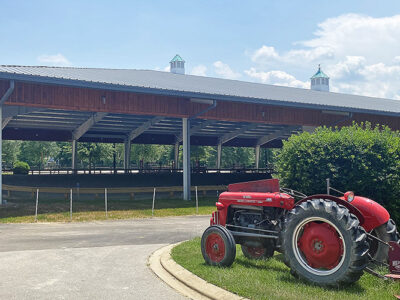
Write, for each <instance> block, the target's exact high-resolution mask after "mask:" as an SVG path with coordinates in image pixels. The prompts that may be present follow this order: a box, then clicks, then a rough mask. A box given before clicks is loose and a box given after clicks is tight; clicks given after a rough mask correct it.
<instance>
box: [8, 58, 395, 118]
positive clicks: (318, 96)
mask: <svg viewBox="0 0 400 300" xmlns="http://www.w3.org/2000/svg"><path fill="white" fill-rule="evenodd" d="M0 79H15V80H22V81H28V82H38V83H47V84H59V85H67V86H79V87H89V88H101V89H110V90H119V91H132V92H141V93H151V94H162V95H170V96H180V97H193V98H203V99H215V100H221V101H238V102H251V103H261V104H270V105H281V106H291V107H304V108H312V109H322V110H336V111H350V112H364V113H368V112H369V113H374V114H380V115H395V116H399V115H400V101H398V100H391V99H382V98H374V97H365V96H357V95H348V94H340V93H332V92H328V93H327V92H320V91H313V90H308V89H300V88H292V87H283V86H275V85H267V84H260V83H252V82H245V81H238V80H228V79H220V78H211V77H203V76H193V75H181V74H173V73H169V72H161V71H150V70H129V69H95V68H70V67H41V66H36V67H29V66H0Z"/></svg>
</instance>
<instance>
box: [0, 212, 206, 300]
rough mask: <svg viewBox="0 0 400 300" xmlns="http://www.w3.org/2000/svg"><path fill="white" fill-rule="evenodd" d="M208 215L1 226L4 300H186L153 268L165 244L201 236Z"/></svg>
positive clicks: (0, 296)
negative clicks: (153, 258)
mask: <svg viewBox="0 0 400 300" xmlns="http://www.w3.org/2000/svg"><path fill="white" fill-rule="evenodd" d="M208 223H209V217H208V216H207V217H204V216H201V217H200V216H190V217H174V218H154V219H139V220H124V221H105V222H91V223H66V224H62V223H49V224H1V225H0V299H183V296H181V295H179V294H177V293H176V292H175V291H173V290H172V289H170V288H169V287H168V286H166V285H165V284H164V283H163V282H161V281H160V280H159V279H158V278H157V277H156V276H155V275H154V274H153V273H152V272H151V271H150V270H149V269H148V268H147V265H146V263H147V257H148V256H149V255H150V254H151V253H152V252H153V251H155V250H156V249H158V248H160V247H162V246H163V245H166V244H170V243H175V242H178V241H182V240H186V239H190V238H192V237H195V236H199V235H201V234H202V232H203V231H204V229H205V228H206V227H207V225H208Z"/></svg>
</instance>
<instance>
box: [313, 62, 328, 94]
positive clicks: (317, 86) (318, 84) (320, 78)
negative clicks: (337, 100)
mask: <svg viewBox="0 0 400 300" xmlns="http://www.w3.org/2000/svg"><path fill="white" fill-rule="evenodd" d="M310 79H311V89H312V90H314V91H322V92H329V77H328V76H327V75H326V74H325V73H324V72H322V70H321V65H318V71H317V73H315V75H314V76H313V77H311V78H310Z"/></svg>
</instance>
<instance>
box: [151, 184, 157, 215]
mask: <svg viewBox="0 0 400 300" xmlns="http://www.w3.org/2000/svg"><path fill="white" fill-rule="evenodd" d="M155 200H156V188H154V191H153V205H152V206H151V216H154V201H155Z"/></svg>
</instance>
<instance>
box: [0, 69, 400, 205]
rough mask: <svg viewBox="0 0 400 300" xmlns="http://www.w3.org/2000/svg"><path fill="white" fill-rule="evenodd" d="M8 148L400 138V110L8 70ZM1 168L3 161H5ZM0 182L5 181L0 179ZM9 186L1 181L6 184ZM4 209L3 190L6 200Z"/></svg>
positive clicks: (219, 84)
mask: <svg viewBox="0 0 400 300" xmlns="http://www.w3.org/2000/svg"><path fill="white" fill-rule="evenodd" d="M0 97H1V100H0V109H1V110H2V113H0V118H1V122H0V123H1V124H2V129H3V130H2V131H1V130H0V133H1V132H2V136H0V154H1V141H2V139H14V140H18V139H19V140H40V141H70V142H71V143H72V147H73V151H72V153H73V154H72V166H71V168H72V169H76V143H77V142H79V141H91V142H112V143H124V144H125V159H124V162H125V168H128V164H129V160H130V158H129V155H130V145H131V143H142V144H170V145H175V165H177V163H178V151H179V145H180V144H183V187H184V193H183V195H184V199H189V198H190V145H210V146H216V147H217V149H218V151H217V153H218V159H217V168H220V165H221V151H222V146H239V147H254V148H255V154H256V167H258V165H259V158H260V148H261V147H279V146H280V144H281V142H280V141H281V140H282V139H284V138H287V137H288V136H289V135H291V134H292V133H294V132H299V131H303V130H313V129H314V128H315V127H316V126H321V125H327V126H334V125H340V126H343V125H346V124H350V123H351V122H353V121H356V122H363V121H369V122H371V123H372V124H386V125H388V126H389V127H391V128H392V129H395V130H397V129H400V101H397V100H390V99H380V98H373V97H364V96H357V95H347V94H339V93H331V92H319V91H313V90H306V89H298V88H290V87H281V86H273V85H266V84H257V83H250V82H243V81H237V80H227V79H218V78H210V77H201V76H192V75H183V74H173V73H167V72H159V71H150V70H127V69H89V68H65V67H64V68H60V67H57V68H56V67H27V66H0ZM0 163H1V162H0ZM0 172H1V167H0ZM0 178H1V176H0ZM0 187H1V181H0ZM0 203H1V191H0Z"/></svg>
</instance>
